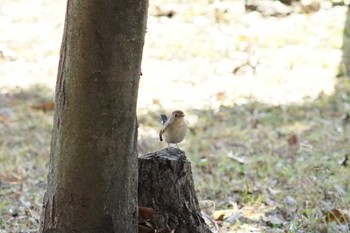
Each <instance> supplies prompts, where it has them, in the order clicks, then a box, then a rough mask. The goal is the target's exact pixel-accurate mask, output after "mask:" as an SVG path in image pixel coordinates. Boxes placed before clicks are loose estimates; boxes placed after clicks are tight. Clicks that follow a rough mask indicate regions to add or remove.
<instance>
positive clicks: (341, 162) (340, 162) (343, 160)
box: [338, 154, 349, 167]
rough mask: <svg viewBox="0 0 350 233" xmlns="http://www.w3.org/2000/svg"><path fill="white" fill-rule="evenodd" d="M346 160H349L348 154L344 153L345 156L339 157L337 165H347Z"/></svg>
mask: <svg viewBox="0 0 350 233" xmlns="http://www.w3.org/2000/svg"><path fill="white" fill-rule="evenodd" d="M348 161H349V154H346V155H345V156H344V158H342V159H340V160H339V162H338V163H339V165H340V166H344V167H347V166H348V165H349V164H348Z"/></svg>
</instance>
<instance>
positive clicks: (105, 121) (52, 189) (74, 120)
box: [40, 0, 148, 233]
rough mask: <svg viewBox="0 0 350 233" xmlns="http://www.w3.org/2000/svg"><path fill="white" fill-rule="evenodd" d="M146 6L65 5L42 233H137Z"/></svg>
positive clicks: (120, 0)
mask: <svg viewBox="0 0 350 233" xmlns="http://www.w3.org/2000/svg"><path fill="white" fill-rule="evenodd" d="M147 4H148V3H147V0H142V1H139V0H105V1H99V0H68V3H67V12H66V19H65V29H64V35H63V40H62V46H61V55H60V64H59V72H58V77H57V84H56V111H55V116H54V126H53V132H52V144H51V154H50V164H49V175H48V188H47V192H46V194H45V197H44V209H43V213H42V223H41V228H40V232H45V233H47V232H58V233H63V232H67V233H68V232H76V233H90V232H91V233H92V232H93V233H96V232H110V233H112V232H120V233H129V232H132V233H134V232H137V151H136V141H137V119H136V101H137V92H138V83H139V77H140V73H141V72H140V70H141V69H140V66H141V59H142V49H143V44H144V34H145V25H146V16H147Z"/></svg>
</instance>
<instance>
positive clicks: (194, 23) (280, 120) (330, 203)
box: [0, 0, 350, 232]
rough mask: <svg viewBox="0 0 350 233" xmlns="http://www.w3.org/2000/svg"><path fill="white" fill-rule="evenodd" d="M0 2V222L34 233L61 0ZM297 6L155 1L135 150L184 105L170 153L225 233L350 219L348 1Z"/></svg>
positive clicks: (154, 146)
mask: <svg viewBox="0 0 350 233" xmlns="http://www.w3.org/2000/svg"><path fill="white" fill-rule="evenodd" d="M258 2H259V1H258ZM271 2H274V3H275V4H277V2H278V1H271ZM321 2H326V3H327V2H328V3H329V1H328V0H324V1H321ZM1 3H2V4H1V6H0V31H1V35H2V36H1V38H0V129H1V130H2V132H3V135H2V136H0V162H1V164H0V181H1V182H0V185H2V186H1V188H2V189H0V203H1V204H0V215H3V216H4V217H3V219H1V218H0V228H1V227H2V225H1V224H3V223H4V222H5V223H6V222H7V225H6V229H11V228H15V227H18V226H23V227H24V228H25V227H28V228H32V229H34V228H35V227H37V226H38V224H39V213H40V208H41V204H42V203H41V200H42V193H43V190H44V187H45V182H46V178H45V177H46V172H47V171H46V169H47V161H48V155H49V147H50V145H49V143H50V135H51V128H52V116H53V109H54V103H53V98H54V97H53V96H54V87H55V82H56V75H57V67H58V61H59V49H60V43H61V38H62V31H63V25H64V14H65V3H66V1H65V0H2V1H1ZM278 4H281V3H278ZM279 6H280V5H279ZM305 11H306V10H304V11H302V10H295V11H294V8H292V7H290V8H288V9H287V10H286V11H285V10H284V11H283V12H282V13H283V14H282V16H279V15H277V16H263V15H264V13H261V12H260V13H259V12H257V11H251V12H248V11H246V10H245V8H244V1H243V0H242V1H241V0H235V1H230V0H226V1H225V0H222V1H216V0H213V1H211V0H208V1H197V0H193V1H183V0H174V1H164V0H150V8H149V18H148V26H147V33H146V43H145V47H144V56H143V61H142V76H141V78H140V88H139V96H138V123H139V130H138V135H139V138H138V152H139V154H140V155H142V154H146V153H149V152H152V151H155V150H159V149H161V148H164V147H167V144H166V143H165V142H160V141H159V130H160V128H161V127H162V126H161V123H160V117H159V116H160V114H161V113H166V114H168V115H169V114H170V113H171V112H172V111H173V110H176V109H181V110H183V111H184V113H185V115H186V116H185V120H186V122H187V123H188V126H189V133H188V135H187V136H186V138H185V140H184V141H183V142H181V143H179V148H180V149H183V150H184V151H186V155H187V156H188V158H189V160H190V161H191V163H192V167H193V177H194V180H195V186H196V189H197V190H196V191H197V193H198V197H199V199H200V200H206V199H209V200H211V201H212V202H213V203H215V205H216V209H215V206H214V208H213V210H212V212H211V213H209V215H210V216H212V218H215V220H216V221H217V222H218V223H219V224H220V226H221V227H222V228H221V230H222V232H282V231H283V232H297V230H298V229H304V230H310V229H311V230H315V229H316V228H317V227H319V228H321V229H320V231H322V230H327V229H330V232H332V231H331V230H332V229H333V228H330V227H331V225H332V223H335V222H336V221H337V219H334V218H332V217H330V216H329V215H330V214H333V215H337V216H338V217H339V218H342V219H345V220H346V218H345V217H344V216H347V214H348V215H349V216H348V217H349V218H350V213H348V212H346V214H344V213H343V211H344V210H345V209H346V208H347V203H348V201H349V200H350V196H349V192H348V191H349V188H348V187H349V180H348V177H349V169H348V166H349V165H348V156H349V155H348V154H349V151H350V147H349V143H348V141H349V139H350V131H349V125H350V120H349V119H350V116H349V111H350V104H349V103H350V82H349V80H348V79H347V78H346V77H341V75H339V69H340V68H341V67H340V68H339V65H340V64H341V63H342V59H343V58H344V55H343V51H342V49H344V46H343V36H344V34H343V32H344V25H345V21H346V14H347V6H333V7H331V6H329V4H328V5H327V4H325V5H321V6H320V9H319V10H312V9H311V12H307V14H306V12H305ZM286 12H287V13H286ZM346 39H348V38H346V36H345V37H344V41H346ZM344 51H345V49H344ZM36 84H39V85H36ZM3 184H5V185H3ZM8 194H10V195H8ZM30 208H32V209H33V210H32V212H28V209H30ZM343 215H344V216H343ZM18 216H21V217H23V216H24V218H21V219H22V220H18V219H19V218H18ZM23 219H24V220H23ZM27 219H29V220H27ZM345 220H344V221H345ZM26 221H30V224H27V222H26ZM321 223H322V224H323V225H322V224H321ZM25 224H27V225H25ZM333 225H336V224H333ZM277 229H278V230H281V231H277ZM317 229H318V228H317ZM269 230H270V231H269ZM274 230H276V231H274ZM0 232H1V230H0ZM310 232H313V231H310ZM339 232H342V231H339ZM344 232H348V231H344Z"/></svg>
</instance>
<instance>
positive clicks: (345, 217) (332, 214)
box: [325, 209, 350, 224]
mask: <svg viewBox="0 0 350 233" xmlns="http://www.w3.org/2000/svg"><path fill="white" fill-rule="evenodd" d="M325 220H326V222H327V223H329V222H336V223H341V224H344V223H350V215H349V212H347V211H345V210H339V209H332V210H330V211H328V212H326V216H325Z"/></svg>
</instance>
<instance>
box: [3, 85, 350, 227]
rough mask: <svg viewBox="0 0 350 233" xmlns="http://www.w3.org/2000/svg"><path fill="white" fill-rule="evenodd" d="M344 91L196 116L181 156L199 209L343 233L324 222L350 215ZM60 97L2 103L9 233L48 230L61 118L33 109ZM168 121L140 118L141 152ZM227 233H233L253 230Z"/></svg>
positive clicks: (37, 90) (26, 95)
mask: <svg viewBox="0 0 350 233" xmlns="http://www.w3.org/2000/svg"><path fill="white" fill-rule="evenodd" d="M336 88H337V91H336V92H335V95H334V96H323V95H320V97H319V98H318V99H317V100H315V101H313V102H309V103H305V104H299V105H286V106H269V105H266V104H261V103H257V102H252V103H249V104H245V105H237V106H234V107H226V106H221V107H220V108H219V109H217V110H210V109H207V110H204V109H197V110H196V109H192V110H188V111H187V117H188V118H189V119H192V123H190V134H189V135H188V137H187V139H186V141H185V142H184V143H183V144H182V145H181V147H182V148H183V149H184V150H185V151H186V154H187V155H188V157H189V159H190V160H191V162H192V166H193V172H194V179H195V184H196V189H197V191H198V196H199V199H201V200H203V199H210V200H213V201H215V202H216V209H217V210H219V209H227V208H228V209H229V208H231V206H232V204H233V203H236V204H237V205H238V206H239V208H247V207H252V208H256V209H257V210H259V208H261V207H263V206H267V207H271V208H274V209H275V213H274V214H276V213H278V214H279V215H282V216H283V224H282V225H278V226H269V224H267V223H266V222H264V221H258V223H259V225H260V227H262V229H265V230H264V231H266V229H270V230H271V229H273V230H274V231H275V232H278V230H288V231H287V232H293V231H294V230H295V232H297V231H296V230H301V229H303V230H304V231H305V232H314V230H315V229H317V228H318V227H319V225H320V224H321V223H322V224H325V225H324V226H325V227H326V228H327V227H328V228H331V226H332V225H337V224H336V223H335V222H329V223H327V222H325V213H326V212H327V211H328V210H330V209H339V210H347V209H348V203H349V201H350V194H349V190H348V187H349V185H350V180H349V179H348V177H349V176H350V170H349V167H348V166H344V165H341V164H339V160H341V159H342V158H344V157H345V155H346V154H347V153H348V152H349V136H350V132H349V131H348V129H347V127H346V125H344V120H343V117H344V116H345V115H346V114H347V111H348V110H347V109H348V104H349V102H350V97H349V96H350V88H349V80H348V79H346V78H344V79H339V82H338V84H337V87H336ZM52 96H53V93H52V90H48V89H45V88H43V87H38V86H36V87H32V88H31V89H27V90H19V89H18V90H13V91H11V92H10V94H9V93H7V94H2V96H1V97H2V98H1V99H2V100H3V101H2V102H1V106H0V109H4V108H7V109H9V110H8V111H11V114H12V115H11V117H10V118H6V117H4V116H2V118H1V119H2V121H1V124H0V127H1V130H2V132H3V133H2V134H1V137H0V145H1V146H0V161H1V163H0V171H1V172H0V178H1V179H0V180H1V183H0V186H1V189H0V203H1V204H0V214H1V218H0V229H4V230H5V232H35V230H36V229H37V228H38V226H39V216H40V208H41V201H42V196H43V193H44V190H45V182H46V173H47V166H46V165H47V162H48V154H49V145H50V133H51V126H52V124H51V121H52V112H46V113H44V112H42V111H38V110H34V109H32V108H31V106H32V105H38V104H40V103H44V102H49V101H52V99H53V97H52ZM162 111H163V110H159V112H152V113H149V114H142V115H140V116H139V122H140V128H141V129H140V131H142V132H143V133H141V135H140V143H141V142H142V141H146V142H147V143H146V145H147V146H146V147H143V149H142V150H146V151H148V152H149V151H152V150H156V149H159V146H164V145H159V143H158V140H157V138H156V133H154V132H153V131H155V132H157V128H158V127H159V120H158V116H159V114H160V112H162ZM147 130H148V131H152V130H153V131H152V132H153V133H148V132H147ZM345 130H347V131H345ZM150 135H151V136H150ZM152 135H153V136H152ZM286 198H290V199H292V200H293V203H294V204H293V205H292V206H291V205H290V204H288V203H287V202H286ZM264 214H265V215H267V214H268V213H264ZM223 226H224V228H226V229H227V231H230V230H232V229H239V226H240V227H244V226H246V224H242V223H239V222H236V223H235V224H230V225H225V224H223ZM293 229H294V230H293ZM264 231H262V232H264ZM329 232H332V231H329ZM334 232H336V231H334Z"/></svg>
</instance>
